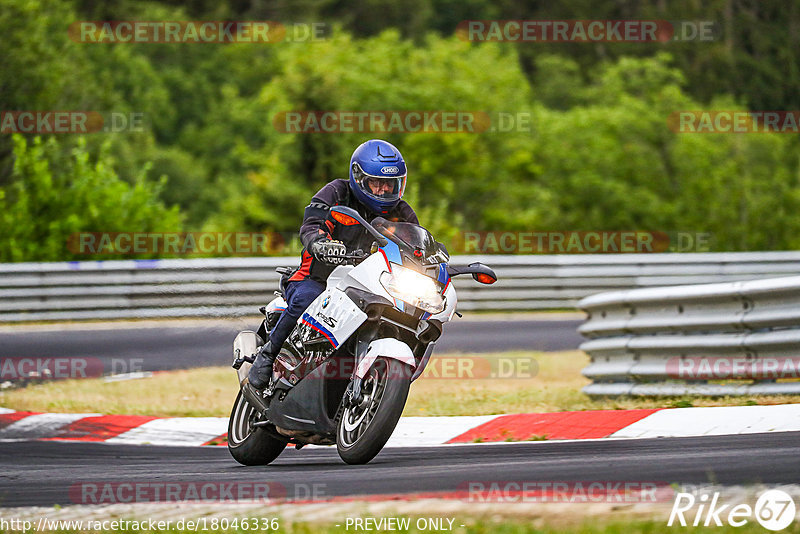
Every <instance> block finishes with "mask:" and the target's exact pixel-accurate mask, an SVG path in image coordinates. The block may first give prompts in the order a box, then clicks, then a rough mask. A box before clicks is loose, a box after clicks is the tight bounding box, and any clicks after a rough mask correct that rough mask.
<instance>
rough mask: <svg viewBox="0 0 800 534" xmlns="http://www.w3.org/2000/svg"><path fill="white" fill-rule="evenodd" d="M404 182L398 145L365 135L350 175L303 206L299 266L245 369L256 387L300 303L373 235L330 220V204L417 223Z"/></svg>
mask: <svg viewBox="0 0 800 534" xmlns="http://www.w3.org/2000/svg"><path fill="white" fill-rule="evenodd" d="M405 187H406V164H405V160H403V156H402V155H401V154H400V151H399V150H397V148H396V147H395V146H394V145H392V144H391V143H388V142H386V141H383V140H380V139H371V140H369V141H367V142H365V143H362V144H361V145H359V146H358V148H356V149H355V151H354V152H353V155H352V156H351V157H350V179H349V180H345V179H337V180H333V181H332V182H330V183H328V184H327V185H325V186H324V187H323V188H322V189H320V190H319V191H318V192H317V193H316V194H315V195H314V196H313V197H312V198H311V203H310V204H309V205H308V206H306V209H305V213H304V215H303V224H302V226H301V227H300V241H301V242H302V243H303V247H304V249H303V253H302V263H301V265H300V268H299V269H298V270H297V271H296V272H295V273H294V274H293V275H292V276H291V277H290V278H289V282H288V283H287V284H286V288H285V291H284V298H285V300H286V304H287V306H286V310H285V311H284V312H283V314H282V315H281V317H280V319H279V320H278V322H277V324H276V325H275V327H274V328H273V329H272V332H270V335H269V340H268V341H267V343H266V344H265V345H264V346H263V347H261V350H260V351H259V352H258V354H257V356H256V359H255V361H254V362H253V366H252V368H251V369H250V373H249V375H248V381H249V382H250V385H252V386H253V387H254V388H256V389H263V388H265V387H266V386H267V385H269V381H270V378H271V376H272V364H273V362H274V361H275V357H276V356H277V355H278V352H279V351H280V349H281V346H282V345H283V342H284V341H285V340H286V338H287V337H288V336H289V333H290V332H291V331H292V329H293V328H294V326H295V324H296V323H297V319H298V318H299V317H300V316H301V315H302V313H303V312H304V311H305V309H306V308H307V307H308V306H309V304H311V302H313V301H314V299H316V298H317V297H318V296H319V294H320V293H322V292H323V291H324V290H325V281H326V280H327V278H328V276H329V275H330V274H331V272H332V271H333V269H334V268H335V267H336V266H337V265H340V264H341V263H343V261H344V258H343V256H344V254H345V253H346V252H347V250H348V249H349V250H355V249H357V248H361V249H369V246H370V245H371V244H372V241H373V238H372V236H370V235H369V233H368V232H367V231H366V230H365V229H364V228H363V227H362V226H361V225H352V226H342V225H334V224H333V223H332V222H331V221H329V220H328V218H327V217H328V211H329V210H330V208H331V207H332V206H337V205H339V206H347V207H350V208H353V209H355V210H356V211H357V212H358V213H359V214H360V215H361V216H362V217H364V218H365V219H366V220H371V219H373V218H375V217H383V218H385V219H388V220H392V221H401V222H410V223H413V224H419V221H418V219H417V215H416V213H414V210H413V209H412V208H411V206H409V205H408V203H407V202H406V201H404V200H401V198H402V196H403V192H404V191H405Z"/></svg>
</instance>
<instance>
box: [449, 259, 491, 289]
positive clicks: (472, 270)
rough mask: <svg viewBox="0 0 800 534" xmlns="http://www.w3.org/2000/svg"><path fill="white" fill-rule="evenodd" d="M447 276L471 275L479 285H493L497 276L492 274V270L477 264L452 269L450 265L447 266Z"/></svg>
mask: <svg viewBox="0 0 800 534" xmlns="http://www.w3.org/2000/svg"><path fill="white" fill-rule="evenodd" d="M447 274H449V275H450V276H458V275H460V274H471V275H472V278H474V279H475V280H476V281H478V282H480V283H481V284H494V283H495V282H497V275H496V274H494V271H493V270H492V268H491V267H488V266H486V265H484V264H482V263H479V262H475V263H470V264H469V265H467V266H466V267H454V266H452V265H448V266H447Z"/></svg>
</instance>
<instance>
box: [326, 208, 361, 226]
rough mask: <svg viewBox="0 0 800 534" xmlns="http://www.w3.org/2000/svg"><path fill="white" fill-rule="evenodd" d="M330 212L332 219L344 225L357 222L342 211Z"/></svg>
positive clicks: (351, 224)
mask: <svg viewBox="0 0 800 534" xmlns="http://www.w3.org/2000/svg"><path fill="white" fill-rule="evenodd" d="M330 214H331V217H332V218H333V220H335V221H336V222H339V223H342V224H343V225H345V226H353V225H354V224H358V221H357V220H355V219H354V218H352V217H350V216H349V215H345V214H344V213H339V212H338V211H332V212H330Z"/></svg>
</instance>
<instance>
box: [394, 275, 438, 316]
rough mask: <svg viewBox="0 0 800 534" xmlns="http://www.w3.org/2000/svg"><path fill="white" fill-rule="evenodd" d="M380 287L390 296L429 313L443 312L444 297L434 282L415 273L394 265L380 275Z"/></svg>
mask: <svg viewBox="0 0 800 534" xmlns="http://www.w3.org/2000/svg"><path fill="white" fill-rule="evenodd" d="M380 280H381V285H382V286H383V287H384V289H386V291H388V292H389V294H390V295H391V296H393V297H394V298H396V299H399V300H402V301H403V302H406V303H408V304H410V305H412V306H415V307H417V308H420V309H422V310H425V311H426V312H430V313H439V312H441V311H442V310H444V296H442V294H441V292H440V291H439V287H438V286H437V285H436V281H434V279H433V278H430V277H429V276H425V275H424V274H420V273H418V272H417V271H414V270H412V269H408V268H406V267H401V266H399V265H394V266H393V267H392V272H391V273H383V274H382V275H381V278H380Z"/></svg>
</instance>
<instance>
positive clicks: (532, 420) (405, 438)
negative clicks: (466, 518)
mask: <svg viewBox="0 0 800 534" xmlns="http://www.w3.org/2000/svg"><path fill="white" fill-rule="evenodd" d="M227 427H228V419H227V418H226V417H162V418H159V417H149V416H143V415H101V414H56V413H37V412H18V411H14V410H9V409H6V408H0V440H15V441H16V440H56V441H96V442H105V443H124V444H137V445H138V444H151V445H178V446H197V445H209V444H220V443H222V442H223V441H222V440H223V438H224V437H225V433H226V431H227ZM790 431H800V404H782V405H771V406H730V407H714V408H671V409H640V410H596V411H582V412H553V413H527V414H511V415H480V416H459V417H403V418H401V419H400V422H399V423H398V425H397V428H396V429H395V432H394V434H392V437H391V438H390V439H389V442H388V443H387V444H386V446H387V447H419V446H433V445H445V444H454V443H480V442H504V441H527V440H532V441H537V440H548V441H549V440H574V439H601V438H656V437H687V436H709V435H724V434H753V433H760V432H790Z"/></svg>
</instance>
